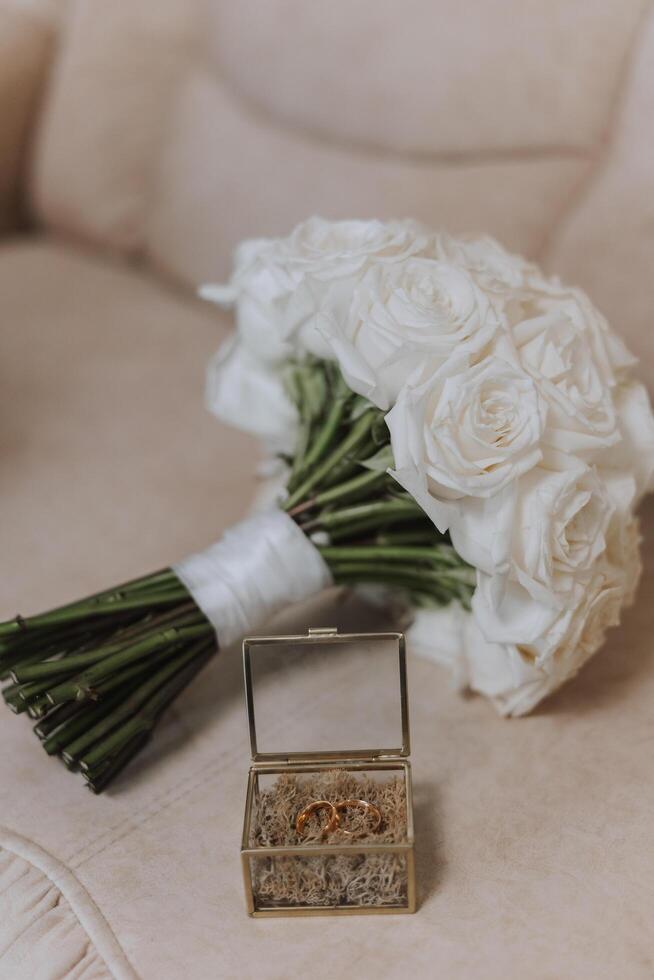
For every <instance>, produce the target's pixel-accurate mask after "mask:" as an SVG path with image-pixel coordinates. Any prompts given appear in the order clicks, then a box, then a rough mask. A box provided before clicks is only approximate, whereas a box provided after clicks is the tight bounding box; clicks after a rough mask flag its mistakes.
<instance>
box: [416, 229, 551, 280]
mask: <svg viewBox="0 0 654 980" xmlns="http://www.w3.org/2000/svg"><path fill="white" fill-rule="evenodd" d="M433 242H434V248H433V251H434V255H435V256H436V257H437V258H441V259H444V260H446V261H450V262H454V263H456V264H457V265H459V266H461V267H462V268H464V269H466V270H467V271H468V272H469V273H470V275H472V276H473V278H474V279H475V280H476V282H478V283H479V285H480V286H481V287H482V288H483V289H487V290H488V291H489V292H491V293H500V294H506V293H516V292H518V293H519V292H520V290H522V289H524V288H525V287H526V286H527V285H528V284H529V282H530V281H531V280H532V279H533V278H534V277H536V278H537V279H538V280H539V281H540V279H541V273H540V272H539V270H538V267H537V266H536V265H534V264H533V263H532V262H528V261H527V260H526V259H524V258H523V257H522V256H521V255H513V254H512V253H511V252H507V250H506V249H505V248H503V247H502V245H500V244H499V242H496V241H495V239H494V238H491V237H490V235H480V236H464V237H462V238H453V237H452V236H451V235H448V234H446V233H441V234H440V235H437V236H434V238H433Z"/></svg>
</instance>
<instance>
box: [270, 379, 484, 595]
mask: <svg viewBox="0 0 654 980" xmlns="http://www.w3.org/2000/svg"><path fill="white" fill-rule="evenodd" d="M289 370H290V378H289V383H288V388H289V391H290V393H291V396H292V397H293V400H294V402H295V404H296V406H297V408H298V412H299V416H300V432H299V437H298V445H297V449H296V453H295V455H294V457H293V459H292V460H289V461H288V462H289V465H290V468H291V469H290V476H289V479H288V483H287V491H288V495H287V497H286V499H285V501H284V503H283V507H284V509H285V510H286V512H287V513H288V514H290V515H291V516H292V517H293V518H294V519H295V521H296V522H297V523H298V524H299V526H300V527H301V528H302V529H303V530H304V531H305V533H306V534H308V535H309V536H310V537H311V539H312V540H313V541H314V543H315V544H316V547H317V548H318V549H319V551H320V552H321V554H322V556H323V558H324V559H325V561H326V562H327V564H328V565H329V568H330V570H331V573H332V576H333V578H334V581H335V582H336V583H337V584H343V585H357V584H380V585H384V586H388V587H390V588H392V589H393V590H394V591H395V592H397V591H398V590H400V591H401V592H403V593H405V595H406V598H407V600H408V601H409V602H410V603H411V604H412V605H414V606H434V605H446V604H447V603H449V602H452V601H453V600H457V601H458V602H460V603H461V604H462V605H463V606H464V607H469V605H470V599H471V597H472V593H473V591H474V587H475V571H474V569H473V568H471V567H470V566H469V565H467V564H466V563H465V562H464V561H463V559H462V558H460V557H459V555H458V554H457V553H456V551H455V550H454V548H453V547H452V544H451V541H450V539H449V535H447V534H441V533H440V532H439V531H438V530H437V529H436V528H435V527H434V524H433V523H432V521H431V520H429V518H428V517H427V516H426V515H425V513H424V511H423V510H422V508H421V507H420V505H419V504H418V503H416V501H415V500H414V498H413V497H412V496H411V495H410V494H408V493H406V492H405V491H404V490H403V489H402V488H401V487H400V486H399V484H398V483H396V481H395V480H394V479H393V477H392V476H391V475H390V474H389V472H388V470H389V468H391V467H392V466H393V456H392V452H391V446H390V434H389V431H388V428H387V426H386V422H385V421H384V413H383V412H382V411H380V410H379V409H378V408H375V407H374V406H373V405H371V404H370V402H369V401H367V399H365V398H362V397H361V396H359V395H355V394H354V393H353V392H352V391H351V390H350V389H349V388H348V386H347V385H346V384H345V382H344V381H343V379H342V377H341V375H340V372H339V371H338V368H337V367H336V365H334V364H330V363H327V362H324V361H315V362H308V363H307V362H304V363H302V364H294V365H292V366H291V368H290V369H289Z"/></svg>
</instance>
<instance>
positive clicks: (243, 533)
mask: <svg viewBox="0 0 654 980" xmlns="http://www.w3.org/2000/svg"><path fill="white" fill-rule="evenodd" d="M173 571H174V572H175V574H176V575H177V577H178V578H179V579H180V580H181V581H182V582H183V583H184V585H185V586H186V588H187V589H188V590H189V592H190V593H191V595H192V597H193V599H194V601H195V602H196V604H197V605H198V606H199V608H200V609H201V610H202V612H203V613H204V615H205V616H206V617H207V619H208V620H209V622H210V623H211V624H212V626H213V627H214V629H215V631H216V636H217V638H218V645H219V646H220V647H226V646H229V644H230V643H233V642H234V641H235V640H238V639H240V638H241V637H243V636H245V635H246V634H247V633H248V632H250V631H251V630H253V629H256V628H257V626H259V625H260V624H261V623H263V622H265V621H266V620H267V619H269V618H270V617H271V616H272V615H273V614H274V613H275V612H278V611H279V610H280V609H283V608H284V606H287V605H289V604H291V603H294V602H301V601H302V600H303V599H308V598H309V597H310V596H312V595H315V594H316V593H317V592H320V591H322V590H323V589H326V588H327V587H328V586H329V585H331V583H332V576H331V574H330V571H329V569H328V567H327V565H326V564H325V562H324V560H323V558H322V557H321V555H320V553H319V552H318V550H317V548H316V547H315V546H314V545H313V544H312V543H311V541H310V540H309V538H308V537H307V536H306V534H305V533H304V532H303V531H302V530H301V529H300V528H299V527H298V526H297V524H296V523H295V521H294V520H293V519H292V518H291V517H289V516H288V514H285V513H283V511H280V510H270V511H265V512H263V513H259V514H254V515H253V516H252V517H248V518H246V520H244V521H241V522H240V523H239V524H236V525H235V526H234V527H232V528H230V529H229V530H228V531H226V532H225V534H224V535H223V536H222V538H220V540H219V541H217V542H216V543H215V544H212V545H211V547H209V548H207V549H206V550H205V551H200V552H198V553H197V554H194V555H189V557H188V558H185V559H184V560H183V561H181V562H179V563H178V564H177V565H174V566H173Z"/></svg>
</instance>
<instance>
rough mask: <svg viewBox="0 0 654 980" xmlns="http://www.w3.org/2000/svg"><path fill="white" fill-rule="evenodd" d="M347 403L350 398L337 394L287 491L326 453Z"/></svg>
mask: <svg viewBox="0 0 654 980" xmlns="http://www.w3.org/2000/svg"><path fill="white" fill-rule="evenodd" d="M349 401H350V396H349V395H346V394H339V395H337V396H336V397H335V399H334V402H333V403H332V407H331V408H330V410H329V412H328V413H327V418H326V419H325V421H324V423H323V425H322V427H321V428H320V429H319V430H318V432H317V433H316V435H315V436H314V439H313V442H312V444H311V448H310V449H309V451H308V453H307V454H306V456H305V457H304V459H303V460H302V461H301V464H300V466H299V467H298V469H297V471H296V472H295V473H294V474H293V476H292V478H291V480H289V490H292V489H293V487H294V486H295V485H297V482H298V480H299V479H300V478H301V477H302V474H303V473H306V472H307V471H308V470H310V469H311V468H312V467H313V466H315V465H316V464H317V463H318V462H319V461H320V460H321V459H322V457H323V456H324V454H325V453H326V452H327V450H328V449H329V447H330V446H331V444H332V442H333V440H334V436H335V435H336V432H337V430H338V427H339V426H340V424H341V421H342V419H343V415H344V414H345V409H346V408H347V406H348V403H349Z"/></svg>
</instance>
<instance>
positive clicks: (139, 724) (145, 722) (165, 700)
mask: <svg viewBox="0 0 654 980" xmlns="http://www.w3.org/2000/svg"><path fill="white" fill-rule="evenodd" d="M212 655H213V651H212V650H211V651H207V653H205V654H204V655H202V654H201V655H199V656H196V657H195V658H194V660H193V661H192V662H191V663H190V664H188V665H187V666H186V667H185V668H183V669H182V670H180V671H178V673H177V674H176V675H175V676H174V677H173V678H171V679H170V680H169V681H168V682H167V683H165V684H164V685H162V686H161V687H160V688H159V689H158V690H157V691H156V692H155V693H154V694H153V695H152V697H150V699H149V700H148V701H147V702H146V703H145V705H144V706H143V707H142V708H141V710H140V711H139V713H138V714H137V715H135V716H134V717H132V718H130V719H129V720H128V721H126V722H125V723H124V724H123V725H120V727H118V728H116V729H115V730H114V731H113V732H112V733H111V734H110V735H109V737H108V738H106V739H104V741H103V742H101V743H100V744H99V745H97V746H96V747H95V748H93V749H91V750H90V752H88V753H87V754H86V755H85V756H84V757H83V758H81V759H80V760H79V763H80V766H81V768H82V769H84V770H92V769H93V768H95V767H96V766H98V765H99V764H100V763H102V762H103V761H104V760H105V759H106V758H107V757H109V756H112V755H114V754H115V753H116V752H119V751H120V750H121V749H122V748H123V746H124V745H125V744H126V743H129V742H130V741H131V740H132V739H133V738H134V737H135V736H136V735H138V734H139V733H149V732H151V731H152V729H153V728H154V726H155V724H156V723H157V721H158V719H159V716H160V715H161V713H162V712H163V711H164V710H165V709H166V708H167V707H168V705H169V704H170V702H171V701H173V700H174V699H175V698H176V697H177V695H178V694H179V693H180V691H182V690H183V689H184V688H185V687H186V685H187V684H188V683H189V681H191V680H192V678H193V677H195V675H196V674H197V672H198V670H200V668H201V667H203V666H204V664H205V663H206V662H207V660H208V659H209V657H211V656H212Z"/></svg>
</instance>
